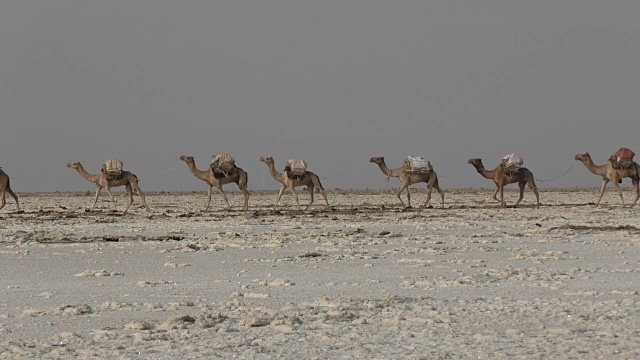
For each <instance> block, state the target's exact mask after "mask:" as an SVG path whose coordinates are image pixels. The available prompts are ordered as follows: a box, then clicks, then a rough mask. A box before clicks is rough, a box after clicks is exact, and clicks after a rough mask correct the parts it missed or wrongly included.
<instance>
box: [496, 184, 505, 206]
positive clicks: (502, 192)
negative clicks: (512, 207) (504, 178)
mask: <svg viewBox="0 0 640 360" xmlns="http://www.w3.org/2000/svg"><path fill="white" fill-rule="evenodd" d="M498 190H500V206H501V207H506V206H507V204H505V202H504V185H498Z"/></svg>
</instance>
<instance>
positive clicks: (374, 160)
mask: <svg viewBox="0 0 640 360" xmlns="http://www.w3.org/2000/svg"><path fill="white" fill-rule="evenodd" d="M369 162H372V163H376V164H378V165H380V164H382V163H384V156H374V157H372V158H371V159H369Z"/></svg>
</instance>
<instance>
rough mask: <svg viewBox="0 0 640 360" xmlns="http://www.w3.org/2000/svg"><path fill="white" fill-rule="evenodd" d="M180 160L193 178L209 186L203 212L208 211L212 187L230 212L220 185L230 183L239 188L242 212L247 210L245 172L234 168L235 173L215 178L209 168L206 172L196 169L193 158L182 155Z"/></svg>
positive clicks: (246, 177) (246, 176) (246, 180)
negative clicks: (185, 164)
mask: <svg viewBox="0 0 640 360" xmlns="http://www.w3.org/2000/svg"><path fill="white" fill-rule="evenodd" d="M180 160H182V161H184V162H186V163H187V166H188V167H189V170H191V173H192V174H193V176H195V177H197V178H198V179H200V180H202V181H204V182H206V183H207V185H208V186H209V192H208V199H207V206H206V207H205V208H204V211H207V210H209V205H210V204H211V190H212V189H213V187H214V186H215V187H216V189H218V192H219V193H220V194H221V195H222V197H223V198H224V201H225V202H226V203H227V210H231V205H230V204H229V199H227V195H226V194H225V193H224V191H223V190H222V185H226V184H231V183H236V184H237V185H238V188H240V191H242V193H243V195H244V205H243V206H242V210H243V211H245V210H248V209H249V195H250V193H249V191H248V190H247V182H248V181H249V177H248V175H247V172H246V171H244V170H242V169H241V168H239V167H236V171H234V172H233V174H231V175H229V176H225V177H216V176H215V174H214V172H213V169H212V168H211V167H209V168H208V169H207V170H200V169H198V168H197V167H196V161H195V159H194V158H193V156H189V155H182V156H180Z"/></svg>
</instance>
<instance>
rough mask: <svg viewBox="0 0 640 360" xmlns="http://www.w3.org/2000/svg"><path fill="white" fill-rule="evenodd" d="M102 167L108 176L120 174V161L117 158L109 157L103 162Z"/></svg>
mask: <svg viewBox="0 0 640 360" xmlns="http://www.w3.org/2000/svg"><path fill="white" fill-rule="evenodd" d="M102 169H103V170H104V172H105V173H107V174H109V175H110V176H120V175H122V161H120V160H118V159H109V160H107V161H105V162H104V165H102Z"/></svg>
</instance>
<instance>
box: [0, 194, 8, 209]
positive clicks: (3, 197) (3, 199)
mask: <svg viewBox="0 0 640 360" xmlns="http://www.w3.org/2000/svg"><path fill="white" fill-rule="evenodd" d="M5 205H7V198H6V195H5V191H4V190H2V204H0V210H2V208H3V207H4V206H5Z"/></svg>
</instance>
